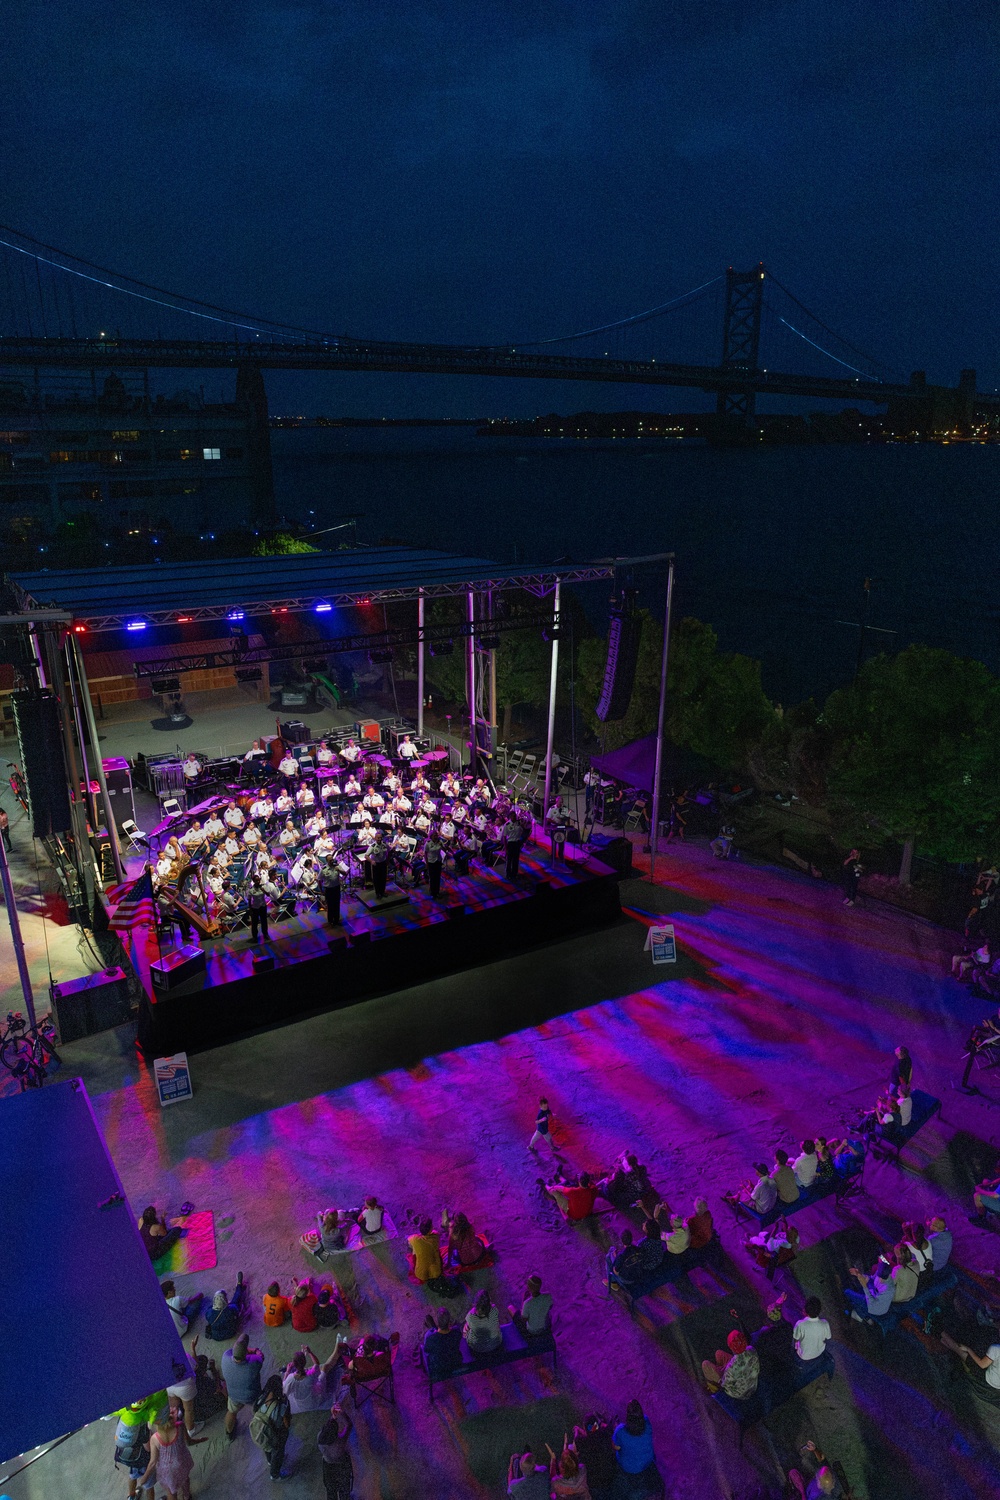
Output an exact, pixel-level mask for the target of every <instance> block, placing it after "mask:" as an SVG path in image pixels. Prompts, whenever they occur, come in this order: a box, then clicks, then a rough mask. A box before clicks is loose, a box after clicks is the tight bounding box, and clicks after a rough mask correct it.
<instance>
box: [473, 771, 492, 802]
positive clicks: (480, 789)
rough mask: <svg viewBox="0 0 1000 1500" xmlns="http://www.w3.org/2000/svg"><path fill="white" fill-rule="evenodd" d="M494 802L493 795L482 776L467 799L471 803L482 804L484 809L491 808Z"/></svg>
mask: <svg viewBox="0 0 1000 1500" xmlns="http://www.w3.org/2000/svg"><path fill="white" fill-rule="evenodd" d="M492 800H493V796H492V793H491V792H490V789H489V787H488V786H487V785H486V782H485V781H484V780H483V778H482V777H481V776H480V777H479V778H478V779H477V781H476V784H475V786H474V787H473V788H472V791H471V792H470V793H469V795H468V797H467V798H466V801H467V802H470V803H474V802H481V803H482V805H483V807H489V805H490V803H491V802H492Z"/></svg>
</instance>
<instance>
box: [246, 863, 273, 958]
mask: <svg viewBox="0 0 1000 1500" xmlns="http://www.w3.org/2000/svg"><path fill="white" fill-rule="evenodd" d="M247 904H248V905H249V907H250V941H251V943H257V942H259V941H260V935H261V933H263V936H264V941H265V943H266V942H267V937H268V933H267V897H266V896H265V894H264V892H263V891H262V890H261V885H260V876H259V875H255V876H254V877H253V880H252V881H251V884H250V898H249V901H248V903H247Z"/></svg>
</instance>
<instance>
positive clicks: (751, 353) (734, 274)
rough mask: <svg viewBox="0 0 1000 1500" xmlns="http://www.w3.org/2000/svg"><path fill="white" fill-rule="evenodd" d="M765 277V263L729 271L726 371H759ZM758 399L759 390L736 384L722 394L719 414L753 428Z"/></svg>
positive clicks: (724, 345) (724, 350)
mask: <svg viewBox="0 0 1000 1500" xmlns="http://www.w3.org/2000/svg"><path fill="white" fill-rule="evenodd" d="M765 275H766V272H765V270H764V266H763V263H761V264H760V265H758V266H757V267H755V269H754V270H752V271H734V270H733V268H732V266H730V267H729V269H728V271H727V272H726V317H725V323H724V325H723V330H722V368H723V370H731V371H732V372H733V374H734V375H749V374H752V372H753V371H754V370H756V368H757V358H758V355H759V353H760V320H761V310H762V307H763V302H764V277H765ZM756 400H757V393H756V391H754V390H750V389H747V387H745V386H744V387H742V388H741V387H740V385H739V384H734V385H732V386H730V387H727V388H726V389H725V390H721V391H720V392H719V395H718V404H717V406H716V411H717V412H718V414H719V416H720V417H730V418H732V419H735V420H736V421H738V422H740V423H741V424H742V425H744V426H749V425H750V423H751V422H752V421H753V416H754V409H755V406H756Z"/></svg>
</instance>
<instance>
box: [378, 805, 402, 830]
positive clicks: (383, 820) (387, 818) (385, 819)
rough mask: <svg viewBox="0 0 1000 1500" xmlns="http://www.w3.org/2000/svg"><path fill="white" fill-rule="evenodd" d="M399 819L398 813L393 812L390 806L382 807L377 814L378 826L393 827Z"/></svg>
mask: <svg viewBox="0 0 1000 1500" xmlns="http://www.w3.org/2000/svg"><path fill="white" fill-rule="evenodd" d="M398 821H399V814H398V813H394V812H393V810H392V808H391V807H384V808H383V809H382V811H381V812H380V813H379V815H378V824H379V827H380V828H395V826H396V824H397V822H398Z"/></svg>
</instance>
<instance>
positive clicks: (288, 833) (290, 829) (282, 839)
mask: <svg viewBox="0 0 1000 1500" xmlns="http://www.w3.org/2000/svg"><path fill="white" fill-rule="evenodd" d="M300 837H301V835H300V834H299V830H298V829H297V828H296V826H295V824H294V823H293V822H292V820H291V818H288V819H287V820H286V822H285V826H284V828H283V829H282V830H281V832H280V833H279V834H278V843H279V844H280V845H281V847H282V849H294V848H295V846H296V844H297V843H298V842H299V839H300Z"/></svg>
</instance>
